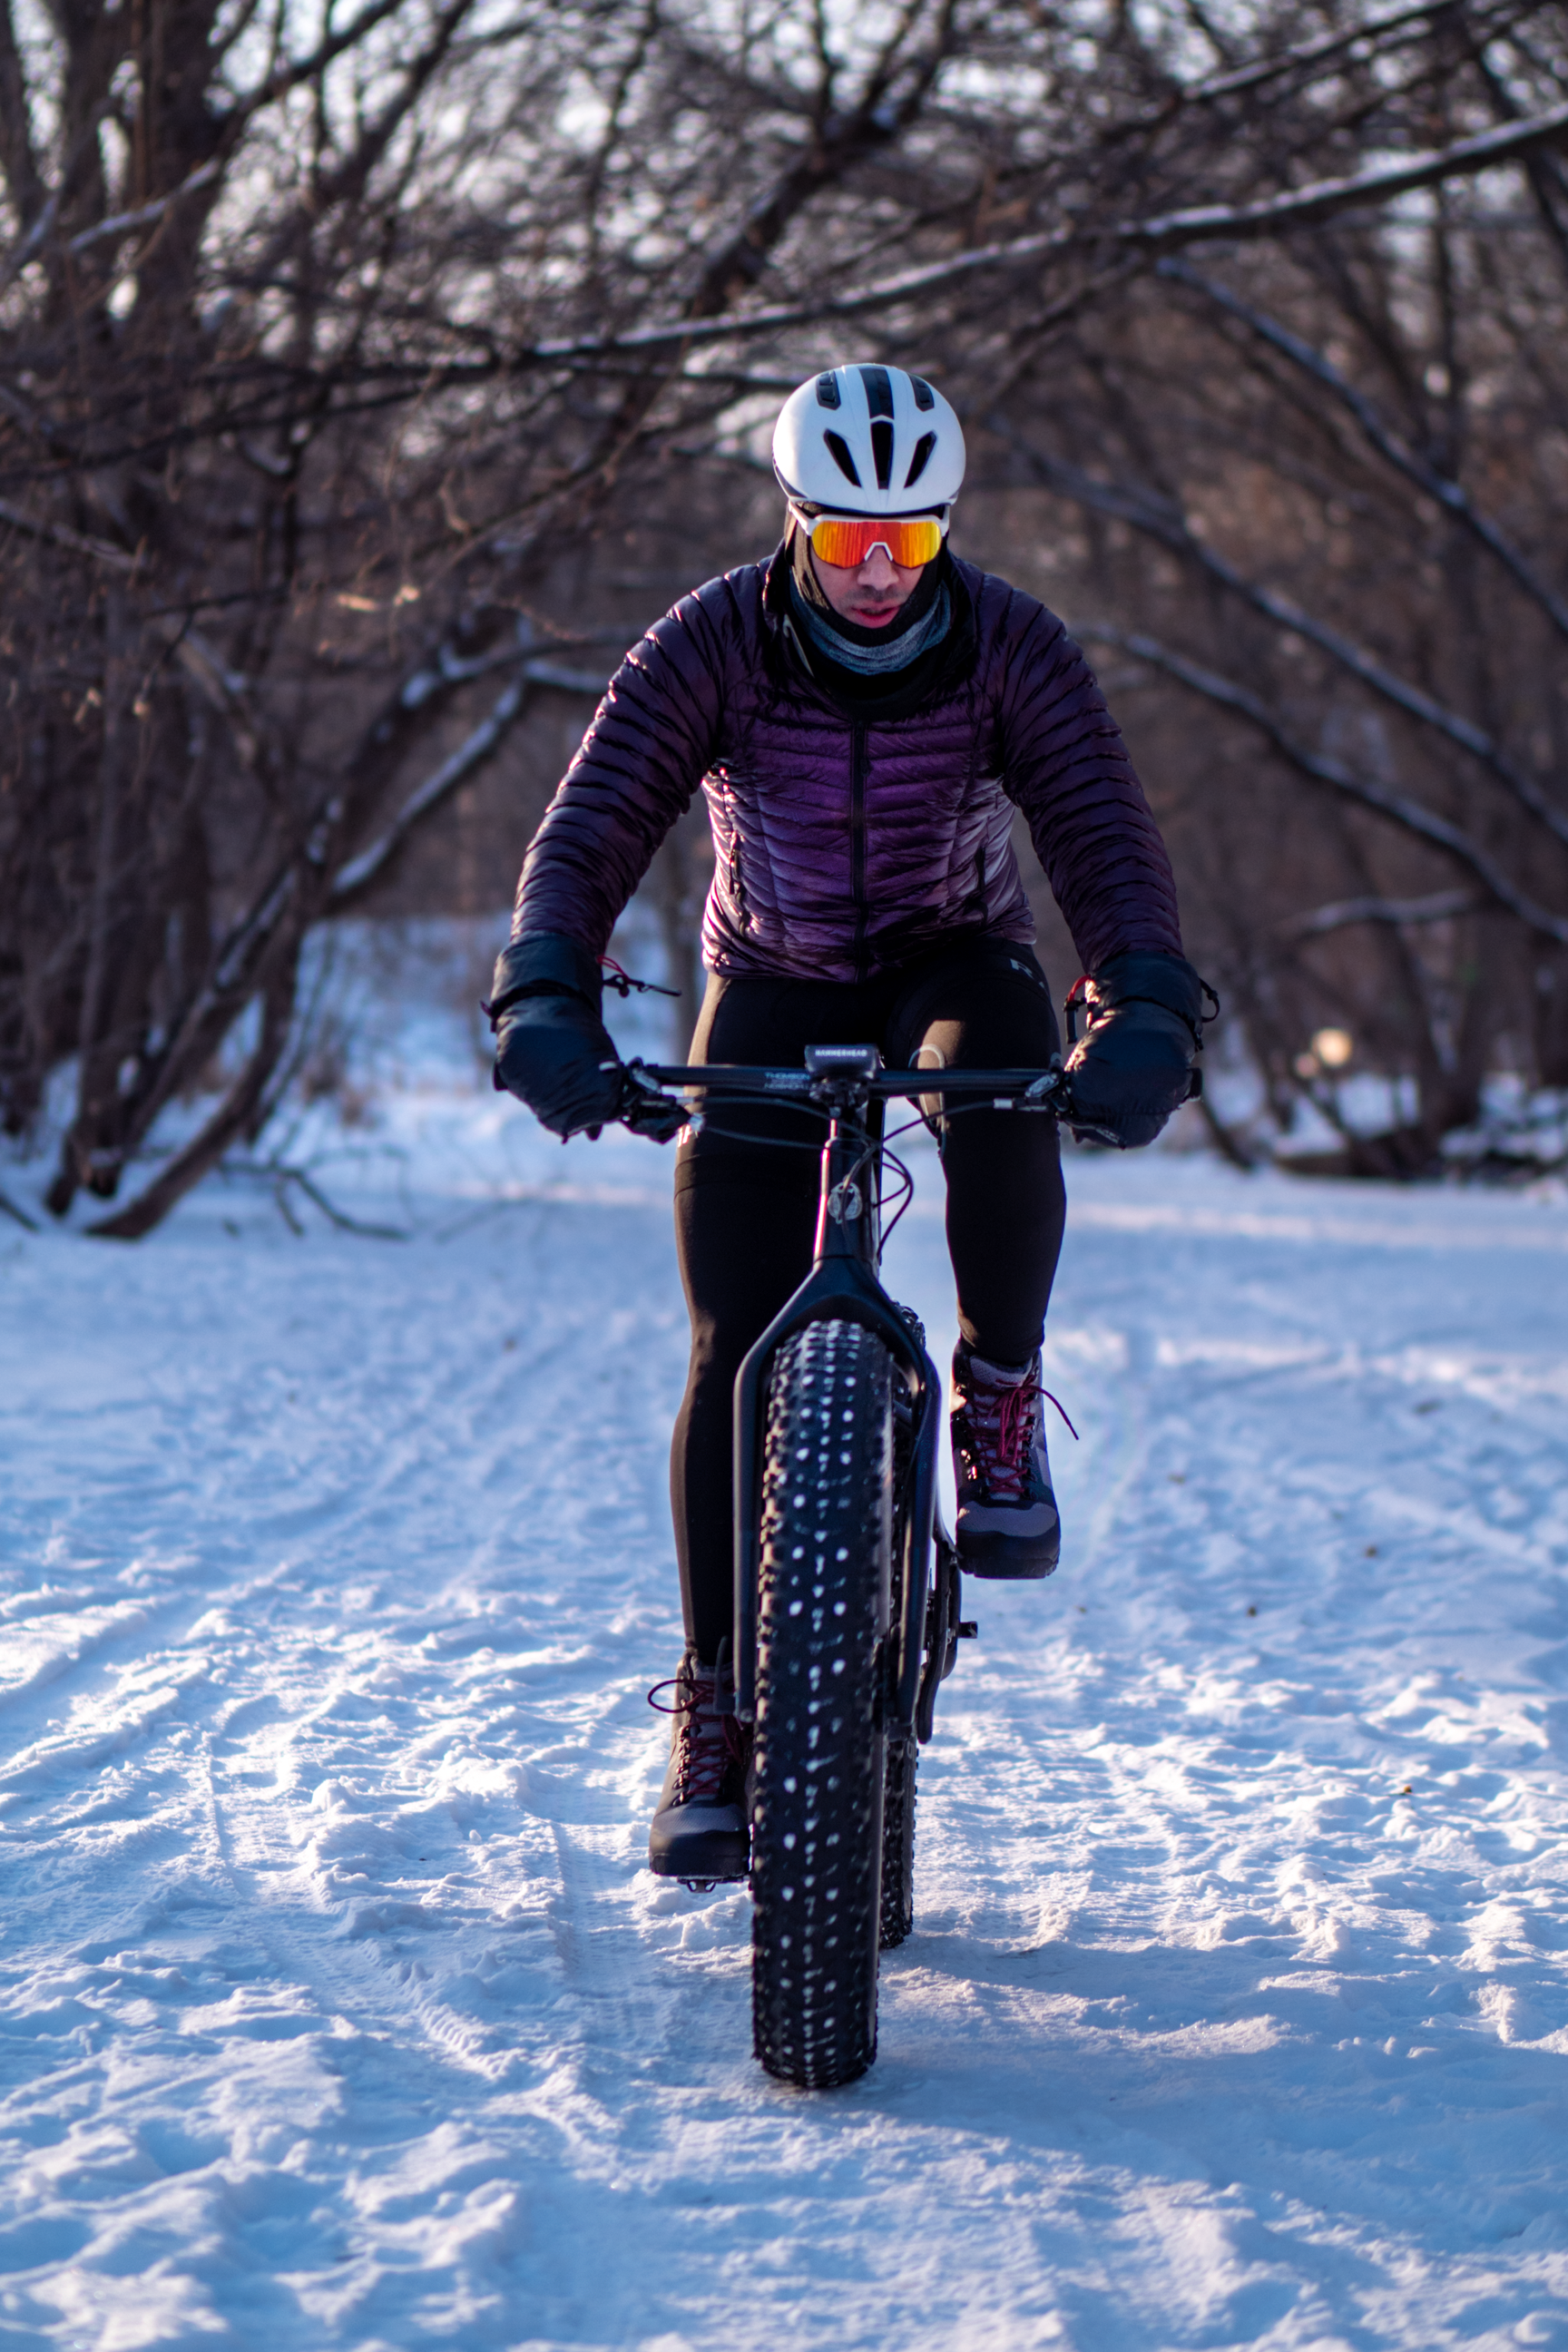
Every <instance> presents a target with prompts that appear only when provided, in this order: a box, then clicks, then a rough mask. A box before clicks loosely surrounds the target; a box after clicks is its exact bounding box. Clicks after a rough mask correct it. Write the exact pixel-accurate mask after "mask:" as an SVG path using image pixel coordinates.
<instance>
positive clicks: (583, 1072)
mask: <svg viewBox="0 0 1568 2352" xmlns="http://www.w3.org/2000/svg"><path fill="white" fill-rule="evenodd" d="M492 989H493V992H492V994H491V997H490V1002H489V1004H488V1005H487V1006H486V1007H485V1010H486V1011H487V1012H488V1013H489V1016H490V1025H491V1027H492V1028H493V1029H494V1031H495V1033H496V1066H495V1084H496V1088H497V1091H498V1092H500V1091H501V1090H502V1089H504V1090H505V1091H506V1092H507V1093H509V1094H514V1095H518V1096H520V1097H521V1099H522V1100H523V1101H524V1102H525V1103H526V1104H527V1105H528V1107H529V1108H530V1110H531V1111H532V1112H533V1114H534V1116H535V1117H536V1118H539V1119H541V1120H542V1122H543V1124H544V1125H545V1126H546V1127H548V1128H550V1129H552V1131H553V1132H554V1133H555V1134H556V1135H559V1136H562V1137H565V1136H568V1135H576V1134H577V1133H578V1132H579V1131H580V1130H581V1129H583V1128H589V1129H593V1130H594V1132H595V1133H597V1131H598V1129H600V1128H601V1127H603V1126H604V1125H605V1123H606V1121H607V1120H610V1119H613V1118H615V1117H616V1113H617V1111H618V1110H619V1108H620V1103H621V1075H622V1074H621V1064H620V1057H619V1055H617V1054H616V1049H615V1047H614V1045H612V1044H611V1043H610V1035H609V1032H608V1030H607V1029H606V1028H605V1024H604V1022H603V1020H602V1019H601V1018H600V1013H599V1008H600V1005H601V1003H603V1000H604V981H603V979H602V976H601V974H600V971H599V959H598V957H597V956H595V955H591V954H590V953H589V951H588V950H587V949H586V948H585V947H584V945H583V944H582V942H581V940H571V939H567V938H565V937H564V936H563V934H562V933H560V932H554V931H541V932H539V933H538V934H537V935H536V936H535V937H534V938H532V939H524V940H513V941H512V943H511V945H510V947H509V948H503V949H502V950H501V952H500V955H499V956H498V957H497V958H496V969H495V980H494V982H493V984H492Z"/></svg>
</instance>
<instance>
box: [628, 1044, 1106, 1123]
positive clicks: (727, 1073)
mask: <svg viewBox="0 0 1568 2352" xmlns="http://www.w3.org/2000/svg"><path fill="white" fill-rule="evenodd" d="M813 1050H814V1051H815V1050H816V1049H813ZM626 1073H627V1076H630V1077H632V1078H633V1079H634V1080H635V1081H636V1082H637V1084H638V1085H646V1086H649V1087H658V1088H660V1089H662V1088H665V1087H671V1088H674V1089H675V1090H676V1091H678V1092H684V1091H686V1090H688V1089H694V1088H700V1089H701V1090H702V1091H703V1092H705V1093H710V1094H718V1093H723V1094H731V1095H746V1096H761V1097H773V1098H774V1099H775V1100H776V1099H777V1098H778V1097H781V1096H782V1097H785V1098H788V1097H791V1096H793V1097H795V1098H796V1099H798V1100H802V1101H806V1102H809V1101H812V1100H813V1099H815V1098H816V1097H819V1096H821V1095H823V1094H825V1093H828V1092H832V1091H835V1090H837V1089H839V1088H844V1087H847V1088H849V1089H850V1090H852V1091H853V1092H854V1093H856V1094H858V1095H863V1096H864V1097H866V1098H868V1100H871V1101H876V1102H889V1101H896V1100H897V1099H898V1098H899V1097H900V1096H901V1097H904V1099H905V1100H907V1101H910V1102H913V1101H915V1100H916V1099H917V1098H918V1097H921V1096H922V1095H942V1096H965V1095H967V1096H972V1097H975V1098H976V1099H977V1100H982V1101H983V1100H984V1098H985V1097H988V1096H989V1097H991V1099H992V1101H993V1103H994V1106H995V1107H996V1108H998V1109H1001V1108H1008V1109H1011V1108H1014V1107H1015V1106H1018V1107H1020V1108H1024V1109H1026V1110H1039V1111H1051V1112H1055V1113H1057V1114H1058V1116H1066V1115H1067V1111H1068V1103H1067V1099H1066V1096H1067V1087H1066V1081H1065V1079H1064V1076H1063V1074H1062V1072H1061V1071H1060V1070H1059V1069H1052V1070H1040V1069H1033V1070H973V1069H972V1070H920V1069H912V1070H911V1069H906V1070H882V1069H878V1070H867V1069H860V1068H855V1067H852V1066H844V1065H835V1066H825V1067H821V1068H817V1069H807V1068H804V1067H803V1068H801V1069H798V1070H787V1069H785V1070H780V1069H768V1068H765V1067H763V1066H762V1065H760V1064H754V1063H748V1062H644V1061H631V1062H628V1063H627V1064H626ZM1058 1097H1060V1098H1061V1099H1060V1100H1059V1101H1058Z"/></svg>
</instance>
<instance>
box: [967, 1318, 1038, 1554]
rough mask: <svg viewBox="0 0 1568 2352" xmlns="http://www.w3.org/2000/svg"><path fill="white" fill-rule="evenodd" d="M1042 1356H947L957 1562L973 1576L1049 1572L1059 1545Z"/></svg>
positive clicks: (968, 1353)
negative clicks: (1016, 1360)
mask: <svg viewBox="0 0 1568 2352" xmlns="http://www.w3.org/2000/svg"><path fill="white" fill-rule="evenodd" d="M1045 1394H1046V1391H1045V1390H1044V1389H1043V1388H1042V1387H1041V1385H1040V1360H1039V1357H1038V1356H1035V1357H1034V1358H1033V1359H1032V1360H1030V1361H1029V1362H1028V1363H1026V1364H990V1363H987V1362H986V1360H985V1359H984V1356H974V1355H971V1353H970V1351H969V1349H967V1348H966V1347H964V1346H963V1342H962V1341H961V1342H960V1343H959V1346H958V1348H957V1349H955V1351H954V1354H953V1359H952V1469H953V1477H954V1480H955V1482H956V1484H957V1487H958V1525H957V1528H956V1534H957V1538H958V1559H959V1565H960V1567H962V1568H965V1569H967V1570H968V1571H969V1573H970V1575H971V1576H984V1577H993V1578H997V1579H1001V1578H1007V1579H1022V1578H1026V1577H1039V1576H1049V1574H1050V1572H1051V1570H1052V1569H1053V1568H1055V1566H1056V1564H1057V1560H1058V1556H1059V1554H1060V1551H1061V1521H1060V1519H1059V1518H1058V1515H1057V1498H1056V1496H1055V1494H1054V1493H1053V1492H1052V1490H1051V1465H1050V1463H1049V1462H1048V1461H1047V1458H1046V1433H1045V1429H1044V1426H1043V1416H1042V1414H1041V1412H1040V1403H1041V1400H1042V1398H1043V1397H1044V1396H1045Z"/></svg>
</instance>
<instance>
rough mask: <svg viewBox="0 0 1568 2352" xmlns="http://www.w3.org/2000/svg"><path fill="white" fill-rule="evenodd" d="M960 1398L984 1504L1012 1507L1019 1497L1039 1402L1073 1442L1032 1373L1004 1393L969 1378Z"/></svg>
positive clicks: (1057, 1401)
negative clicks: (1044, 1401)
mask: <svg viewBox="0 0 1568 2352" xmlns="http://www.w3.org/2000/svg"><path fill="white" fill-rule="evenodd" d="M972 1381H973V1385H972V1386H971V1387H970V1388H969V1389H968V1390H967V1391H965V1393H964V1397H963V1418H964V1421H965V1423H967V1425H968V1432H969V1435H970V1438H971V1441H972V1443H971V1446H970V1449H969V1451H970V1453H971V1456H972V1458H973V1462H974V1467H975V1469H976V1471H977V1472H978V1473H979V1476H980V1481H981V1484H982V1486H984V1489H985V1492H986V1494H987V1496H988V1497H989V1499H990V1500H991V1501H993V1502H997V1503H1016V1502H1017V1501H1018V1500H1019V1498H1020V1496H1022V1494H1023V1491H1024V1480H1025V1475H1026V1468H1027V1465H1028V1459H1029V1453H1030V1449H1031V1448H1032V1446H1033V1444H1034V1442H1035V1431H1036V1428H1037V1421H1038V1414H1039V1408H1040V1399H1041V1398H1042V1397H1044V1398H1046V1399H1047V1402H1049V1403H1051V1404H1054V1405H1055V1406H1056V1409H1057V1411H1058V1412H1059V1413H1060V1414H1061V1417H1062V1419H1063V1421H1065V1422H1067V1425H1068V1429H1069V1430H1072V1433H1073V1435H1074V1437H1076V1436H1077V1435H1078V1432H1077V1430H1076V1429H1073V1425H1072V1423H1071V1422H1070V1421H1068V1414H1067V1408H1066V1407H1065V1405H1063V1404H1062V1402H1061V1401H1060V1399H1059V1398H1058V1397H1054V1396H1052V1394H1051V1392H1050V1391H1049V1389H1048V1388H1047V1387H1046V1386H1045V1385H1044V1384H1043V1382H1042V1381H1041V1379H1040V1375H1039V1372H1038V1370H1037V1369H1035V1368H1033V1367H1031V1369H1030V1370H1028V1371H1027V1372H1026V1373H1025V1375H1024V1377H1023V1379H1022V1380H1021V1381H1012V1382H1010V1383H1009V1384H1008V1385H1007V1386H1006V1387H1001V1386H993V1385H992V1383H991V1382H990V1381H982V1380H981V1379H979V1378H978V1377H974V1376H973V1375H972Z"/></svg>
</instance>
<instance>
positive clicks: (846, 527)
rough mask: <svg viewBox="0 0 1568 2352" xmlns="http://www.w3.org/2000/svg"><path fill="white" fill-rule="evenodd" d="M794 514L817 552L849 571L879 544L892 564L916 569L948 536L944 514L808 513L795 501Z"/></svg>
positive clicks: (854, 568)
mask: <svg viewBox="0 0 1568 2352" xmlns="http://www.w3.org/2000/svg"><path fill="white" fill-rule="evenodd" d="M790 513H791V514H792V515H793V516H794V518H795V521H796V522H797V523H799V525H800V527H801V529H802V530H804V531H805V535H806V537H807V539H809V540H810V541H811V545H812V551H813V553H814V554H816V555H818V556H820V557H821V559H822V561H823V562H824V563H831V564H833V565H834V566H835V567H836V569H837V570H840V571H845V572H853V571H857V570H858V568H859V566H860V565H861V564H862V563H864V562H865V561H866V558H867V557H868V555H869V554H870V553H871V551H872V550H873V549H874V548H878V547H880V548H882V549H884V550H885V551H886V553H887V557H888V561H889V563H897V564H899V565H900V567H902V568H904V569H913V568H914V567H915V566H917V565H919V564H921V563H929V562H931V559H932V557H933V556H934V555H935V554H936V553H937V552H938V551H939V549H940V548H941V546H942V541H943V540H944V539H945V538H946V537H947V517H946V515H944V514H942V515H933V514H923V515H837V514H819V515H808V514H805V513H803V512H802V510H801V509H800V508H799V507H797V506H795V504H794V503H793V502H792V504H791V506H790Z"/></svg>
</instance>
